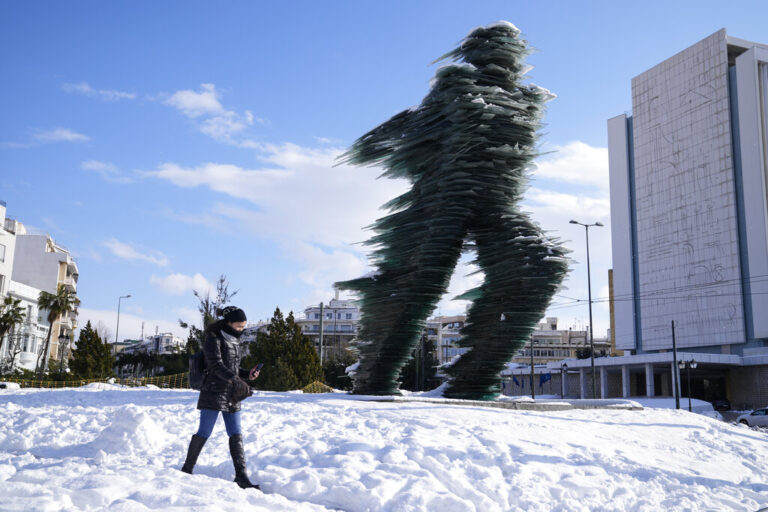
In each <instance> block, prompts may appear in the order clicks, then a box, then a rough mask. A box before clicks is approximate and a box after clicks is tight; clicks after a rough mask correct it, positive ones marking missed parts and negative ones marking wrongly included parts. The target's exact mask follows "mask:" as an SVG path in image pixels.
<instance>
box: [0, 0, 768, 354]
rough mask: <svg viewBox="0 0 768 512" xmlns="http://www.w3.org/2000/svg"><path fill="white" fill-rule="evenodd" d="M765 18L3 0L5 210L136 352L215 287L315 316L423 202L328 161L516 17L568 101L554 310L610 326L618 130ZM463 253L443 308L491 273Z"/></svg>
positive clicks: (741, 6) (554, 222)
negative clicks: (721, 42) (562, 276)
mask: <svg viewBox="0 0 768 512" xmlns="http://www.w3.org/2000/svg"><path fill="white" fill-rule="evenodd" d="M766 19H768V3H766V2H734V3H732V4H729V8H728V9H724V8H723V4H722V2H707V1H696V2H684V1H679V2H656V1H648V2H642V3H638V2H633V3H629V2H608V1H605V2H602V1H594V2H573V1H552V2H548V3H547V4H546V7H545V8H544V7H542V5H541V4H536V3H533V2H514V1H505V2H493V1H487V2H458V1H456V2H452V1H422V2H405V1H389V2H378V3H373V2H351V1H348V2H344V1H337V2H313V1H306V2H295V1H286V2H279V3H277V2H275V3H270V2H245V1H231V2H226V3H215V4H213V3H209V2H198V1H185V2H181V1H165V2H152V1H133V2H125V1H115V2H96V1H93V2H90V1H76V2H66V3H64V2H39V1H20V0H19V1H6V2H2V3H0V74H1V75H2V76H3V77H4V79H3V80H2V81H0V112H2V116H0V199H1V200H4V201H5V202H6V203H7V215H8V217H11V218H14V219H16V220H19V221H21V222H22V223H24V224H25V225H27V226H28V229H30V231H31V232H34V233H49V234H50V235H51V236H52V237H54V239H55V240H56V241H57V242H58V243H60V244H62V245H64V246H65V247H67V248H68V249H69V250H71V251H72V253H73V255H74V256H75V257H76V259H77V262H78V266H79V270H80V277H79V283H78V296H79V297H80V299H81V301H82V305H81V308H80V319H79V323H80V325H81V326H83V325H85V322H86V321H88V320H91V321H92V322H93V323H94V324H95V323H97V322H102V323H103V324H104V325H105V326H106V327H107V328H108V329H109V330H110V331H112V336H114V331H113V328H114V326H115V324H116V320H117V318H116V317H117V306H118V297H120V296H124V295H128V294H130V295H131V298H128V299H123V300H122V302H121V312H120V330H119V335H120V338H121V339H123V338H134V339H135V338H138V337H139V336H140V334H141V328H142V323H144V330H145V333H150V332H154V330H155V329H156V328H157V329H159V330H160V331H161V332H163V331H169V330H170V331H172V332H174V333H176V334H179V335H182V336H185V332H184V331H183V330H182V329H180V328H179V327H178V321H177V320H178V319H179V318H181V319H183V320H185V321H187V322H193V323H199V319H198V314H197V312H196V309H195V308H196V299H195V297H194V296H193V294H192V292H193V290H198V291H200V292H203V293H205V291H206V290H208V289H210V287H211V286H212V285H213V283H215V281H216V279H217V278H218V276H219V275H222V274H223V275H225V276H226V277H227V279H228V280H229V282H230V289H231V290H237V294H236V296H235V297H234V298H233V301H232V302H233V303H234V304H236V305H238V306H240V307H242V308H243V309H244V310H245V311H246V313H247V315H248V318H249V321H254V322H256V321H258V320H266V319H268V318H269V317H270V316H271V314H272V312H273V311H274V309H275V307H280V308H281V309H283V310H286V311H288V310H292V311H295V312H297V313H298V312H302V311H303V310H304V308H306V307H307V306H309V305H310V304H317V303H319V302H320V301H325V302H326V303H327V301H328V300H329V299H330V298H331V297H332V296H333V287H332V286H333V283H334V282H335V281H339V280H345V279H350V278H354V277H358V276H360V275H362V274H364V273H366V272H368V271H370V267H369V266H368V262H367V258H366V253H365V250H364V248H363V247H362V246H361V245H360V243H359V242H362V241H363V240H365V239H366V238H368V237H369V236H370V232H368V231H365V230H364V229H363V228H364V227H365V226H367V225H369V224H370V223H371V222H372V221H373V220H375V219H376V218H377V217H379V216H381V215H382V214H383V213H384V212H383V211H381V210H379V206H380V205H382V204H383V203H385V202H386V201H387V200H389V199H391V198H392V197H394V196H396V195H398V194H400V193H402V192H403V191H405V190H406V184H405V183H403V182H398V181H393V180H386V179H376V178H377V176H378V175H379V174H380V173H381V169H375V168H354V167H349V166H343V165H342V166H335V167H334V159H335V158H336V156H338V155H339V154H340V153H341V152H342V151H344V149H345V148H347V147H348V146H349V145H350V144H351V143H352V142H353V141H354V140H355V139H356V138H357V137H359V136H360V135H362V134H364V133H365V132H367V131H368V130H370V129H371V128H373V127H375V126H377V125H378V124H380V123H381V122H383V121H386V120H387V119H388V118H389V117H391V116H392V115H394V114H396V113H397V112H400V111H401V110H403V109H406V108H408V107H411V106H414V105H417V104H418V103H419V102H420V101H421V99H422V98H423V97H424V96H425V95H426V94H427V92H428V91H429V83H430V79H431V78H432V76H433V75H434V73H435V70H436V69H437V66H438V65H439V64H435V63H434V61H435V59H437V58H438V57H440V56H441V55H443V54H445V53H446V52H448V51H450V50H451V49H453V48H454V47H455V46H456V45H457V44H458V43H459V42H460V41H461V39H462V38H463V37H464V36H465V35H466V34H467V33H469V32H470V31H471V30H472V29H473V28H474V27H477V26H481V25H486V24H489V23H492V22H494V21H497V20H507V21H510V22H512V23H513V24H515V25H516V26H517V27H518V28H520V29H521V30H522V32H523V35H524V37H525V39H526V40H527V41H528V42H529V43H530V44H531V45H532V46H533V47H534V48H535V52H534V53H533V54H532V55H531V56H530V57H529V58H528V63H529V64H531V65H532V66H533V69H532V71H530V72H529V74H528V78H529V80H530V82H533V83H536V84H538V85H540V86H542V87H546V88H547V89H549V90H551V91H552V92H554V93H555V94H556V95H557V98H556V99H554V100H553V101H551V102H550V103H549V104H548V108H547V115H546V118H545V126H544V127H543V129H542V131H541V134H540V144H541V148H542V151H543V152H544V153H546V154H545V155H544V156H542V157H540V158H539V160H538V161H537V168H536V169H534V170H532V174H531V182H530V186H529V189H528V192H527V194H526V199H525V202H524V205H523V206H524V209H525V210H526V211H528V212H530V213H531V214H532V216H533V218H534V219H535V220H536V221H537V222H538V223H539V224H540V225H541V226H542V227H543V228H544V229H545V230H547V231H548V232H549V233H550V234H551V235H553V236H556V237H559V238H560V239H561V240H562V241H563V243H564V244H565V245H566V247H568V249H570V250H571V253H570V256H571V257H572V258H573V260H574V261H573V264H572V271H571V273H570V275H569V277H568V279H567V280H566V282H565V283H564V287H563V289H562V290H561V291H560V292H559V293H558V294H557V295H556V296H555V297H554V299H553V304H552V306H551V307H550V309H549V310H548V312H547V316H557V317H559V319H560V327H561V328H568V327H573V328H584V327H585V326H586V325H588V323H589V313H588V301H587V297H588V292H587V272H586V250H585V249H586V248H585V230H584V228H582V227H580V226H575V225H572V224H569V223H568V221H569V220H571V219H576V220H578V221H580V222H584V223H593V222H602V223H603V224H605V227H603V228H591V229H590V232H589V235H590V245H589V249H590V264H591V276H592V297H593V299H594V300H595V303H594V304H593V315H594V331H595V336H596V337H600V336H605V334H606V329H607V328H608V327H609V314H608V304H607V297H608V284H607V282H608V279H607V274H608V269H609V268H611V249H610V214H609V213H610V212H609V205H610V198H609V191H608V153H607V149H606V146H607V134H606V121H607V119H609V118H611V117H614V116H616V115H619V114H622V113H625V112H627V113H629V112H630V111H631V90H630V80H631V78H632V77H634V76H636V75H637V74H639V73H641V72H643V71H645V70H646V69H648V68H650V67H652V66H653V65H655V64H657V63H659V62H661V61H662V60H664V59H666V58H668V57H670V56H672V55H673V54H675V53H677V52H679V51H681V50H683V49H684V48H686V47H688V46H690V45H692V44H694V43H696V42H697V41H699V40H701V39H703V38H704V37H706V36H708V35H710V34H711V33H713V32H715V31H717V30H719V29H720V28H726V29H727V30H728V33H729V34H730V35H733V36H736V37H739V38H742V39H748V40H753V41H758V42H763V43H765V42H768V32H766V30H765V23H764V21H765V20H766ZM470 259H471V258H470V257H466V258H464V259H463V261H462V264H461V265H459V266H458V267H457V271H456V274H455V275H454V278H453V279H452V281H451V286H450V289H449V292H448V293H447V294H446V296H445V297H444V299H443V300H442V301H441V303H440V305H439V307H438V310H436V311H435V314H441V315H447V314H455V313H461V312H463V311H464V309H465V308H466V305H467V303H466V302H462V301H453V300H451V298H452V297H454V296H456V295H458V294H460V293H461V292H462V291H464V290H466V289H467V288H469V287H472V286H476V285H477V284H479V280H480V279H482V276H478V275H468V274H470V273H471V271H472V270H473V269H472V267H471V265H469V264H468V262H469V260H470Z"/></svg>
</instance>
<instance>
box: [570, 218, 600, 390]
mask: <svg viewBox="0 0 768 512" xmlns="http://www.w3.org/2000/svg"><path fill="white" fill-rule="evenodd" d="M570 223H571V224H578V225H579V226H584V230H585V231H586V234H587V293H588V294H589V358H590V359H591V362H592V398H593V399H594V398H595V343H594V335H593V330H592V276H591V274H590V268H589V228H590V227H594V226H597V227H602V226H603V224H602V223H600V222H595V223H594V224H583V223H581V222H579V221H576V220H572V221H571V222H570Z"/></svg>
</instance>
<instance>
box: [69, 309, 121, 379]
mask: <svg viewBox="0 0 768 512" xmlns="http://www.w3.org/2000/svg"><path fill="white" fill-rule="evenodd" d="M114 365H115V358H114V356H113V355H112V353H111V351H110V349H109V345H107V344H106V343H104V342H103V341H102V339H101V337H100V336H99V334H98V333H97V332H96V331H95V330H94V329H93V327H91V322H90V321H88V323H86V324H85V327H84V328H83V329H82V330H81V331H80V336H79V337H78V338H77V347H75V349H74V350H73V351H72V360H71V361H70V363H69V367H70V370H71V371H72V372H73V373H74V374H75V375H77V376H78V377H81V378H84V379H93V378H104V377H109V376H111V375H112V368H113V367H114Z"/></svg>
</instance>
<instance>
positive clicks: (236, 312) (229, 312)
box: [220, 306, 247, 323]
mask: <svg viewBox="0 0 768 512" xmlns="http://www.w3.org/2000/svg"><path fill="white" fill-rule="evenodd" d="M220 315H221V316H222V317H223V318H224V321H225V322H232V323H234V322H245V321H246V320H247V318H246V317H245V311H243V310H242V309H240V308H238V307H237V306H227V307H225V308H224V309H222V310H221V314H220Z"/></svg>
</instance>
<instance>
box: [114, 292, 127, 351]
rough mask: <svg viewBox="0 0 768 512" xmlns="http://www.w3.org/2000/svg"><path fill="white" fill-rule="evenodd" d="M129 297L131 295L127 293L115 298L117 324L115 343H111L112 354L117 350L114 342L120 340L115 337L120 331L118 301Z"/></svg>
mask: <svg viewBox="0 0 768 512" xmlns="http://www.w3.org/2000/svg"><path fill="white" fill-rule="evenodd" d="M130 297H131V295H130V294H128V295H121V296H120V297H118V299H117V326H116V327H115V345H112V353H113V354H114V353H116V352H115V351H116V350H117V345H116V344H117V343H118V342H119V341H120V338H118V337H117V335H118V334H119V333H120V301H121V300H123V299H128V298H130Z"/></svg>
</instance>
